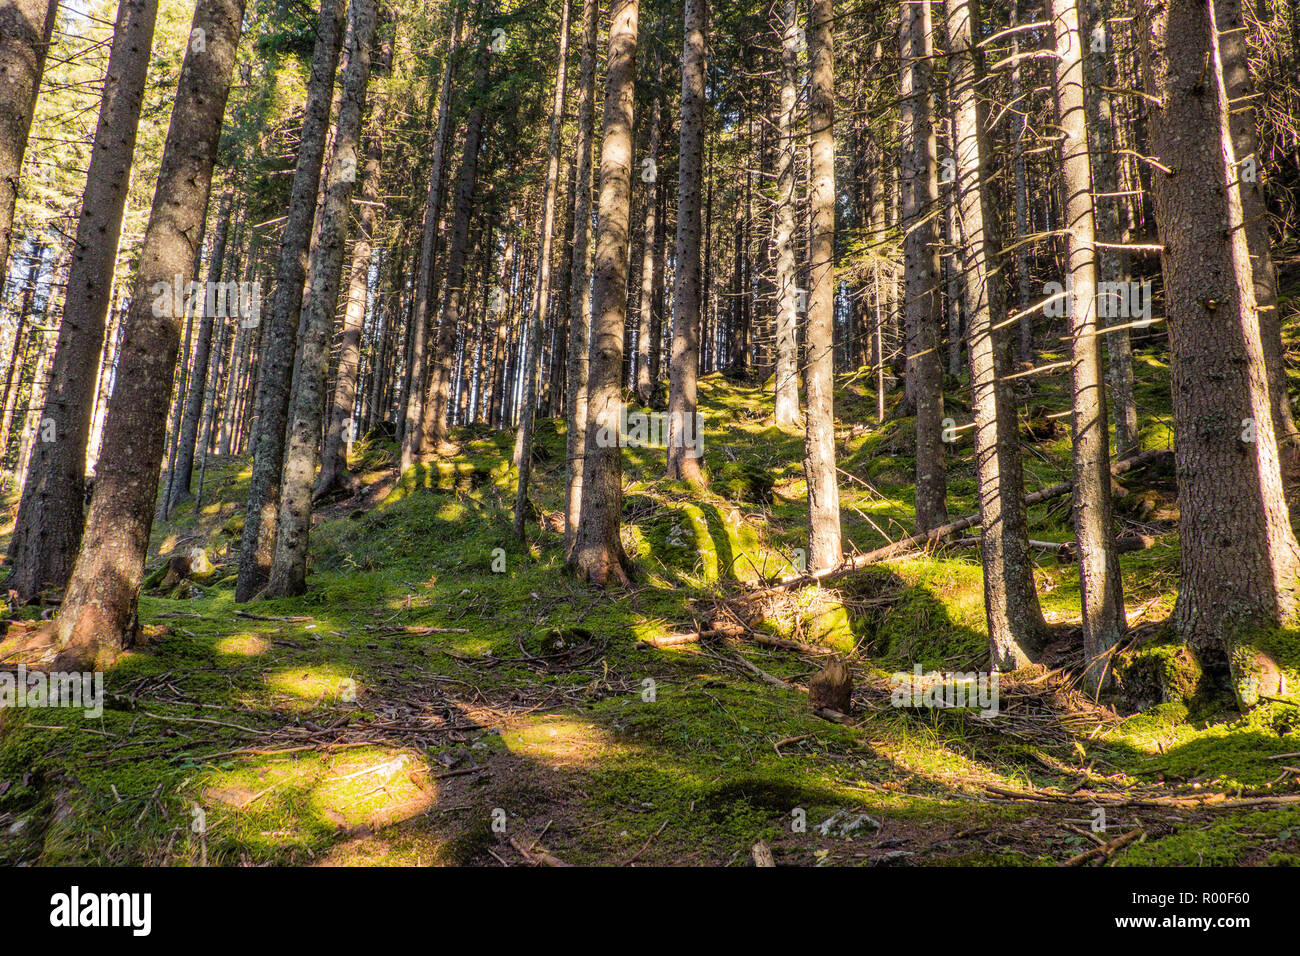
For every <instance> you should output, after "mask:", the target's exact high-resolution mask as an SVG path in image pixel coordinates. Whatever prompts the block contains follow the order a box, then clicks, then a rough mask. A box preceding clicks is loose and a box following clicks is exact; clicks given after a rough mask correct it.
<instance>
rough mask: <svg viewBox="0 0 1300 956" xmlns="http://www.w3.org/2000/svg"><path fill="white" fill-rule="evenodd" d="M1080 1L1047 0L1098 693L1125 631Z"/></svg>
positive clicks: (1087, 648)
mask: <svg viewBox="0 0 1300 956" xmlns="http://www.w3.org/2000/svg"><path fill="white" fill-rule="evenodd" d="M1079 2H1080V0H1052V20H1053V23H1054V26H1055V29H1056V57H1057V59H1056V102H1057V112H1058V115H1059V119H1060V128H1061V131H1062V133H1063V134H1064V138H1063V139H1062V140H1061V178H1062V181H1063V182H1064V185H1065V236H1066V250H1067V257H1066V265H1067V268H1068V269H1069V273H1068V274H1069V276H1070V278H1071V279H1072V280H1073V281H1072V283H1071V288H1070V293H1069V297H1068V299H1067V304H1068V306H1069V308H1068V309H1067V312H1068V314H1069V315H1070V316H1071V329H1072V337H1071V353H1072V359H1071V364H1070V379H1071V383H1072V385H1073V390H1074V402H1073V418H1074V533H1075V540H1076V541H1077V543H1078V549H1077V550H1078V552H1079V578H1080V585H1081V591H1082V595H1083V599H1082V609H1083V657H1084V667H1085V672H1086V675H1087V681H1088V686H1089V687H1090V688H1091V689H1092V690H1093V691H1094V692H1097V691H1099V690H1101V688H1102V686H1103V683H1104V682H1105V680H1106V671H1107V665H1108V664H1109V662H1110V657H1111V654H1112V652H1113V650H1114V647H1115V645H1116V644H1118V643H1119V641H1120V639H1121V638H1122V637H1123V636H1124V631H1125V618H1124V591H1123V588H1122V586H1121V582H1120V576H1119V559H1118V557H1117V555H1116V553H1115V536H1114V530H1113V527H1112V523H1111V507H1110V433H1109V431H1108V429H1107V423H1106V393H1105V388H1104V386H1103V384H1102V374H1101V368H1102V365H1101V341H1100V339H1099V338H1098V335H1097V245H1096V220H1095V217H1094V212H1093V199H1092V169H1091V166H1090V159H1089V153H1088V119H1087V116H1086V114H1085V112H1084V106H1083V99H1084V92H1083V47H1082V40H1081V36H1080V32H1079V10H1078V3H1079Z"/></svg>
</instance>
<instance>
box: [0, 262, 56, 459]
mask: <svg viewBox="0 0 1300 956" xmlns="http://www.w3.org/2000/svg"><path fill="white" fill-rule="evenodd" d="M44 262H45V247H44V246H42V245H37V246H36V248H35V249H33V250H32V263H31V265H29V266H28V267H27V284H26V285H25V286H24V287H23V297H22V304H21V305H20V306H19V307H18V322H17V324H16V325H15V326H14V344H13V349H12V351H11V353H10V356H9V367H8V370H7V371H6V372H5V384H4V392H3V404H4V409H3V411H0V464H2V463H3V462H5V461H6V460H8V458H9V434H10V431H11V430H12V428H13V418H14V408H15V407H16V406H17V404H18V388H19V385H20V384H21V381H22V376H23V366H24V364H25V362H26V358H27V348H26V344H27V342H28V341H29V339H30V337H29V338H28V339H25V338H24V337H23V334H24V333H25V332H26V330H27V320H28V319H29V318H30V316H31V314H32V301H33V300H34V299H35V298H36V283H37V280H38V279H39V278H40V273H41V266H42V265H43V264H44Z"/></svg>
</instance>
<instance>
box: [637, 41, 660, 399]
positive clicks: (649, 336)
mask: <svg viewBox="0 0 1300 956" xmlns="http://www.w3.org/2000/svg"><path fill="white" fill-rule="evenodd" d="M651 83H652V85H653V86H654V94H653V99H652V100H651V103H650V116H649V118H648V120H647V122H648V123H649V125H650V149H649V152H648V153H647V158H648V159H649V160H650V164H651V168H652V169H654V170H655V176H654V178H653V179H652V180H650V181H649V182H647V183H646V184H645V232H644V234H643V240H642V250H641V308H640V313H639V315H638V316H637V335H636V397H637V400H638V401H640V402H641V404H642V405H649V404H650V400H651V398H653V397H654V385H655V383H654V381H653V380H652V379H651V378H650V352H651V347H652V345H653V336H654V330H653V328H652V323H651V316H652V315H653V313H654V294H655V231H656V230H657V229H658V228H659V224H658V222H657V221H656V216H657V214H658V212H659V203H658V202H657V201H656V200H657V198H658V193H659V173H658V169H659V143H660V140H661V139H662V135H661V134H662V129H661V125H662V124H661V121H660V109H661V106H662V102H663V62H662V59H661V57H660V55H659V50H658V47H656V48H655V68H654V75H653V79H652V80H651ZM643 178H644V177H643Z"/></svg>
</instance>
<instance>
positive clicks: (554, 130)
mask: <svg viewBox="0 0 1300 956" xmlns="http://www.w3.org/2000/svg"><path fill="white" fill-rule="evenodd" d="M559 57H560V58H559V64H558V65H557V66H556V72H555V102H554V105H553V106H552V107H551V138H550V144H549V151H550V152H549V155H550V159H549V162H548V163H547V166H546V195H545V196H544V197H543V199H542V235H541V242H540V243H539V248H538V250H537V285H536V287H535V288H534V290H533V305H532V310H531V315H530V316H529V318H528V325H527V328H526V331H525V334H524V356H525V358H524V402H523V408H522V410H521V411H520V415H519V427H518V429H516V432H515V467H516V468H518V469H519V474H518V480H517V481H516V484H515V515H514V529H513V530H514V535H515V539H516V540H518V541H523V540H524V523H525V521H526V520H527V518H528V508H529V503H528V478H529V475H530V474H531V473H532V467H533V420H534V417H535V416H536V414H537V394H538V391H539V389H540V387H541V383H540V381H539V365H540V363H539V362H538V352H539V351H540V350H541V345H542V319H543V318H544V317H545V316H546V306H547V303H548V302H549V301H550V298H551V246H552V239H553V236H554V233H555V196H556V193H558V192H559V190H560V128H561V125H562V124H563V122H564V96H565V84H566V82H567V80H568V76H567V73H568V69H569V0H564V5H563V13H562V14H561V15H560V55H559ZM465 347H466V349H468V348H469V343H468V341H466V346H465Z"/></svg>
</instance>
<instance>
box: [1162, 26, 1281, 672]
mask: <svg viewBox="0 0 1300 956" xmlns="http://www.w3.org/2000/svg"><path fill="white" fill-rule="evenodd" d="M1212 11H1213V7H1211V6H1210V5H1209V4H1196V3H1189V2H1186V0H1174V2H1172V3H1166V2H1165V0H1146V2H1144V3H1143V4H1142V5H1141V8H1140V16H1141V29H1142V48H1143V49H1142V60H1143V74H1144V78H1145V83H1146V89H1147V93H1148V94H1150V95H1151V96H1153V97H1155V100H1156V103H1153V104H1152V108H1151V110H1150V132H1151V147H1152V149H1153V151H1154V154H1155V158H1156V160H1157V161H1158V162H1159V163H1160V164H1161V165H1162V166H1164V167H1166V168H1168V169H1169V170H1171V173H1169V174H1165V173H1159V172H1157V173H1156V174H1155V175H1154V176H1153V177H1152V186H1153V189H1154V191H1155V208H1156V222H1157V224H1158V227H1159V236H1160V242H1161V245H1162V246H1163V249H1164V252H1163V256H1162V267H1163V273H1164V284H1165V300H1166V307H1167V310H1168V315H1169V339H1170V345H1171V349H1170V355H1171V365H1172V379H1173V380H1172V392H1173V405H1174V458H1175V464H1176V467H1177V472H1178V509H1179V515H1180V518H1179V537H1180V544H1181V552H1182V579H1181V582H1180V585H1179V589H1178V600H1177V603H1176V604H1175V606H1174V613H1173V620H1174V624H1175V626H1176V627H1177V628H1178V631H1179V633H1180V634H1181V635H1182V636H1183V638H1184V640H1186V641H1187V642H1188V643H1189V644H1191V645H1192V646H1193V647H1194V648H1196V649H1197V650H1198V651H1201V652H1203V653H1208V654H1210V655H1214V656H1219V655H1223V654H1227V655H1228V657H1229V659H1230V660H1231V661H1232V662H1233V664H1234V666H1235V665H1236V664H1237V663H1238V662H1237V660H1236V655H1234V654H1232V650H1233V642H1234V638H1235V636H1236V635H1238V634H1239V633H1240V631H1241V629H1243V628H1248V627H1251V626H1258V625H1263V626H1272V625H1276V624H1278V623H1286V622H1288V621H1289V620H1290V619H1291V618H1292V617H1293V615H1294V610H1295V607H1294V588H1295V585H1296V575H1297V570H1298V569H1300V550H1298V549H1297V545H1296V539H1295V536H1294V534H1293V533H1292V531H1291V524H1290V520H1289V517H1288V515H1287V507H1286V501H1285V499H1284V497H1283V493H1282V479H1281V473H1280V468H1279V464H1278V446H1277V440H1276V437H1275V435H1274V431H1273V428H1271V427H1269V426H1270V423H1271V422H1272V420H1273V405H1272V401H1271V398H1270V392H1269V387H1268V374H1267V368H1266V365H1265V361H1264V348H1263V345H1262V342H1261V336H1260V330H1259V320H1258V307H1257V304H1256V300H1255V286H1254V275H1253V272H1252V269H1251V256H1250V248H1249V243H1248V240H1247V235H1246V230H1245V229H1244V228H1243V219H1244V210H1243V200H1242V196H1241V191H1240V189H1239V187H1238V185H1237V171H1236V169H1234V167H1235V166H1236V164H1237V159H1236V156H1235V152H1234V149H1233V137H1232V135H1231V133H1230V130H1229V120H1228V103H1227V97H1226V95H1225V91H1224V88H1223V80H1222V73H1221V65H1220V62H1219V57H1218V51H1217V49H1216V44H1215V43H1214V32H1215V30H1214V22H1213V17H1212ZM1156 104H1158V105H1156Z"/></svg>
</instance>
